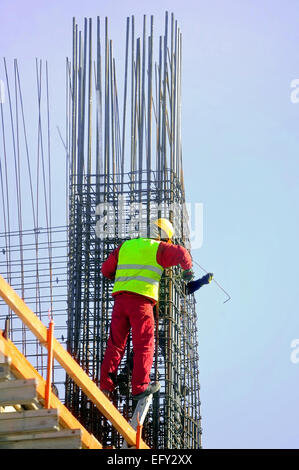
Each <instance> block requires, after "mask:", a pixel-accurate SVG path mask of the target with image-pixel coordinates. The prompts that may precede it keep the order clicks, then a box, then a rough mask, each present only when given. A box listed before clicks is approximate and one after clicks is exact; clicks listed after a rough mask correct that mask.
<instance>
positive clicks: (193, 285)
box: [186, 273, 213, 294]
mask: <svg viewBox="0 0 299 470" xmlns="http://www.w3.org/2000/svg"><path fill="white" fill-rule="evenodd" d="M212 279H213V274H212V273H208V274H206V275H205V276H203V277H201V278H200V279H197V280H196V281H191V282H188V284H187V289H186V291H187V294H193V293H194V292H195V291H197V290H198V289H200V288H201V287H202V286H203V285H205V284H209V283H210V282H211V281H212Z"/></svg>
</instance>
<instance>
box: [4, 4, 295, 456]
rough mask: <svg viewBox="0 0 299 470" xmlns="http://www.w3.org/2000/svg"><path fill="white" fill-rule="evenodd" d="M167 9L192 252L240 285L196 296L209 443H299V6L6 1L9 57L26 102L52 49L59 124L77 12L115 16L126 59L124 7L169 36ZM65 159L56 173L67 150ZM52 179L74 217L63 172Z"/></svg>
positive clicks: (228, 282) (114, 30)
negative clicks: (63, 190)
mask: <svg viewBox="0 0 299 470" xmlns="http://www.w3.org/2000/svg"><path fill="white" fill-rule="evenodd" d="M166 10H168V11H169V12H174V14H175V17H176V19H177V20H178V23H179V26H180V28H181V31H182V34H183V94H182V106H183V107H182V113H183V123H182V131H183V136H182V141H183V159H184V176H185V184H186V198H187V200H188V201H189V202H191V203H195V202H202V203H203V204H204V225H203V233H204V239H203V245H202V247H201V248H200V249H196V250H194V251H193V252H192V255H193V258H194V259H195V260H196V261H198V262H199V263H200V264H201V265H202V266H204V267H205V269H207V270H209V271H212V272H214V274H215V279H216V280H217V281H218V282H220V283H221V285H223V287H224V288H225V289H226V290H227V291H228V292H229V294H230V295H231V300H230V301H229V302H227V303H225V304H223V301H224V300H225V299H226V297H225V295H224V294H223V293H222V292H221V290H219V289H218V287H217V286H216V285H215V284H214V283H213V284H211V285H209V286H206V287H204V288H203V289H202V290H201V291H199V292H198V293H197V294H196V298H197V312H198V317H199V323H198V326H199V342H200V347H199V353H200V382H201V402H202V405H201V414H202V426H203V436H202V437H203V447H204V448H298V447H299V430H298V422H299V401H298V387H299V380H298V378H299V363H296V362H295V363H294V362H292V361H291V353H292V348H291V342H292V341H293V340H294V339H296V338H299V305H298V304H299V296H298V275H299V268H298V261H299V256H298V239H299V218H298V206H299V202H298V200H299V198H298V196H299V185H298V174H299V173H298V170H299V164H298V152H299V103H298V104H296V103H293V102H292V101H291V91H292V89H291V82H292V80H294V79H296V78H299V29H298V15H299V2H298V1H295V0H285V1H283V2H281V1H277V0H271V1H270V0H239V1H237V0H199V1H189V0H186V1H184V2H182V1H178V0H171V1H164V0H159V1H157V0H152V1H151V2H142V1H137V0H134V1H133V0H126V1H120V0H116V1H113V0H111V1H109V2H104V1H100V0H99V1H94V0H85V1H84V2H82V1H78V0H73V1H68V0H67V1H66V0H62V1H58V0H52V1H41V0H39V1H34V0H28V1H26V2H23V1H21V0H15V1H13V2H11V1H8V0H1V1H0V54H1V57H2V56H5V57H6V59H7V60H9V61H12V59H13V58H15V57H16V58H18V59H19V64H20V67H21V70H22V74H23V84H24V87H23V88H24V89H23V92H24V95H25V99H26V105H27V109H28V107H29V109H30V100H33V99H34V100H36V95H34V96H35V97H34V98H33V97H31V95H30V92H31V89H32V86H33V85H32V83H31V82H30V78H29V77H30V71H31V72H32V70H33V71H34V69H35V57H39V58H43V59H48V61H49V70H50V79H51V103H52V106H53V108H55V109H53V110H52V111H53V126H54V128H55V126H56V125H59V126H62V127H63V125H64V107H63V104H64V92H65V58H66V56H69V57H70V56H71V39H72V17H73V16H75V17H76V19H77V21H78V22H82V23H81V24H83V18H84V16H86V17H92V18H94V19H96V16H97V15H99V16H101V17H103V18H104V17H105V16H108V17H109V19H110V35H111V37H112V38H113V39H114V40H115V41H116V44H117V41H119V42H118V46H116V47H120V52H119V54H120V56H122V55H123V54H124V41H125V23H126V18H127V16H130V15H132V14H134V15H135V19H136V22H137V23H138V24H139V25H140V27H141V25H142V18H143V14H147V15H151V14H153V15H154V16H155V29H156V28H157V30H158V31H159V33H158V34H161V32H162V31H163V23H164V14H165V11H166ZM27 72H28V75H27ZM0 73H1V74H2V75H1V76H0V79H2V80H4V76H3V69H2V68H1V72H0ZM34 86H35V84H34ZM34 108H36V101H35V102H34ZM56 121H57V122H56ZM53 148H54V151H55V148H56V147H55V144H54V147H53ZM57 148H58V147H57ZM54 153H55V152H54ZM55 158H56V160H57V161H56V163H55V164H56V165H57V166H55V165H54V167H53V171H54V169H55V168H59V165H61V166H62V167H63V165H64V161H63V162H61V159H63V158H64V152H63V149H62V148H61V146H60V147H59V151H57V154H56V155H54V160H55ZM53 175H54V176H53V180H55V185H56V187H57V191H55V194H53V198H54V207H55V208H56V214H55V216H56V219H55V222H56V221H57V223H58V224H59V223H62V224H63V223H64V220H61V221H60V220H58V219H59V196H58V194H59V191H58V189H59V188H60V187H63V186H64V177H63V172H61V171H60V170H57V171H56V173H55V171H54V173H53ZM195 271H196V274H197V275H202V272H201V271H200V269H199V268H197V267H196V269H195Z"/></svg>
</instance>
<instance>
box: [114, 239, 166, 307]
mask: <svg viewBox="0 0 299 470" xmlns="http://www.w3.org/2000/svg"><path fill="white" fill-rule="evenodd" d="M159 244H160V241H158V240H153V239H150V238H136V239H132V240H127V241H125V242H124V243H123V244H122V246H121V248H120V250H119V255H118V263H117V268H116V273H115V284H114V288H113V293H114V294H115V293H116V292H120V291H128V292H135V293H136V294H141V295H144V296H146V297H150V298H153V299H155V300H158V296H159V282H160V279H161V276H162V274H163V267H162V266H161V265H160V264H158V262H157V251H158V248H159Z"/></svg>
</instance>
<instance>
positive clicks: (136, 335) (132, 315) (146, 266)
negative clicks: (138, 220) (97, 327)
mask: <svg viewBox="0 0 299 470" xmlns="http://www.w3.org/2000/svg"><path fill="white" fill-rule="evenodd" d="M173 234H174V229H173V226H172V224H171V222H170V221H169V220H167V219H164V218H160V219H157V220H155V221H154V222H153V223H152V225H151V236H152V238H136V239H131V240H127V241H125V242H124V243H122V244H121V245H120V246H119V247H118V248H116V249H115V250H114V251H113V252H112V253H111V254H110V255H109V257H108V258H107V260H106V261H105V262H104V263H103V265H102V274H103V275H104V276H105V277H107V278H108V279H111V280H114V281H115V282H114V288H113V291H112V296H113V297H114V307H113V312H112V318H111V325H110V335H109V339H108V343H107V349H106V352H105V356H104V360H103V363H102V365H101V376H100V389H101V390H102V391H103V392H104V393H105V394H106V395H107V396H109V397H110V396H111V393H112V392H113V391H114V389H115V387H116V384H117V369H118V366H119V364H120V362H121V359H122V357H123V355H124V352H125V347H126V343H127V339H128V335H129V332H130V329H131V328H132V342H133V353H134V355H133V370H132V395H133V399H135V400H139V399H141V398H143V397H145V396H147V395H149V394H152V393H156V392H157V391H158V390H159V388H160V384H159V383H150V377H149V375H150V371H151V368H152V364H153V356H154V341H155V340H154V328H155V326H154V314H153V308H154V305H155V304H156V303H157V300H158V296H159V281H160V279H161V277H162V274H163V271H164V269H165V268H168V267H170V266H177V265H180V266H181V268H182V269H183V272H182V278H183V279H184V280H185V281H187V282H189V281H191V280H192V278H193V272H192V259H191V256H190V254H189V252H188V251H187V250H186V248H184V247H183V246H180V245H174V244H172V242H171V239H172V237H173ZM195 290H196V289H195Z"/></svg>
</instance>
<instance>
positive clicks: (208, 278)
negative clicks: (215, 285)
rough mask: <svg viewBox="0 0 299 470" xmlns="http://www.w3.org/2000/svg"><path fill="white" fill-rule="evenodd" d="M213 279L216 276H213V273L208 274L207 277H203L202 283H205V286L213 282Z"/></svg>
mask: <svg viewBox="0 0 299 470" xmlns="http://www.w3.org/2000/svg"><path fill="white" fill-rule="evenodd" d="M213 277H214V274H213V273H208V274H206V275H205V276H203V277H202V278H201V280H202V283H203V284H210V282H212V280H213Z"/></svg>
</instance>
